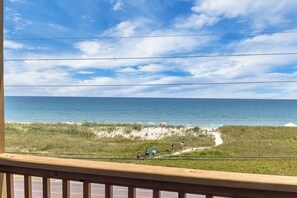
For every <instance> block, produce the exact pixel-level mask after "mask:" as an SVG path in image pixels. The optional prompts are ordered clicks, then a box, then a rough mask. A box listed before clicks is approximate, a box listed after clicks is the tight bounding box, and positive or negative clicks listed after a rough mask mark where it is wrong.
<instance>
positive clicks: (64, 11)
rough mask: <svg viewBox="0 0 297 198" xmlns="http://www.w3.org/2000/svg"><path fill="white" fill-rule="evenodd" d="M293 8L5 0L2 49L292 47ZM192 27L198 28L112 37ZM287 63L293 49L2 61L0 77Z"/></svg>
mask: <svg viewBox="0 0 297 198" xmlns="http://www.w3.org/2000/svg"><path fill="white" fill-rule="evenodd" d="M296 9H297V4H296V3H295V2H294V1H292V0H241V1H238V0H164V1H161V0H5V3H4V35H5V41H4V47H5V51H4V56H5V59H14V58H21V59H26V58H49V59H51V58H94V57H108V58H111V57H113V58H114V57H146V56H148V57H150V56H157V57H158V56H173V55H195V54H243V53H278V52H297V22H296V21H297V15H296V14H295V11H296ZM285 32H293V33H290V34H288V33H285ZM294 32H295V33H294ZM234 33H244V34H234ZM245 33H251V34H245ZM256 33H259V34H256ZM193 34H206V35H204V36H193V37H190V36H187V37H140V38H116V37H129V36H130V37H131V36H141V35H146V36H156V35H160V36H162V35H193ZM211 34H217V35H211ZM92 37H98V38H92ZM103 37H113V38H103ZM33 38H80V39H39V40H38V39H37V40H34V39H33ZM296 63H297V56H296V55H286V56H257V57H217V58H195V59H143V60H95V61H88V60H87V61H85V60H79V61H71V60H63V61H61V60H59V61H20V62H5V83H6V85H16V84H17V85H32V84H49V85H52V84H77V85H89V84H106V85H108V84H142V83H144V84H154V83H161V84H170V83H172V84H176V83H195V82H232V81H271V80H296V79H297V64H296ZM5 94H6V95H37V96H98V97H100V96H114V97H174V98H178V97H189V98H290V99H296V98H297V86H296V83H288V84H253V85H216V86H214V85H211V86H210V85H203V86H202V85H193V86H170V87H166V86H163V87H154V86H152V87H84V86H80V87H58V88H57V87H55V88H51V87H29V88H23V87H22V88H21V87H6V88H5Z"/></svg>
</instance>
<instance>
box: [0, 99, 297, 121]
mask: <svg viewBox="0 0 297 198" xmlns="http://www.w3.org/2000/svg"><path fill="white" fill-rule="evenodd" d="M5 120H6V121H10V122H83V121H84V120H87V121H93V122H97V123H138V122H141V123H143V124H147V123H151V122H152V123H155V124H159V123H160V122H166V123H167V124H171V125H191V126H211V125H272V126H282V125H284V124H286V123H288V122H293V123H297V100H241V99H165V98H163V99H160V98H86V97H12V96H7V97H5Z"/></svg>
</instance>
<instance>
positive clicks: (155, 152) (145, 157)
mask: <svg viewBox="0 0 297 198" xmlns="http://www.w3.org/2000/svg"><path fill="white" fill-rule="evenodd" d="M151 152H152V156H153V157H154V156H156V155H157V149H156V147H153V149H152V151H151ZM141 156H142V155H141V153H140V151H138V152H137V154H136V157H137V159H140V157H141ZM149 156H150V150H149V148H148V147H147V148H146V149H145V152H144V159H148V158H149Z"/></svg>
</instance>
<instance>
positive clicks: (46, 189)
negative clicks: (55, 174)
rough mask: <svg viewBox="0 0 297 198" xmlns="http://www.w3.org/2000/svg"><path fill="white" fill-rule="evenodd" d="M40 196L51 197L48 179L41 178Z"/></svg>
mask: <svg viewBox="0 0 297 198" xmlns="http://www.w3.org/2000/svg"><path fill="white" fill-rule="evenodd" d="M42 194H43V198H50V197H51V180H50V179H49V178H46V177H43V178H42Z"/></svg>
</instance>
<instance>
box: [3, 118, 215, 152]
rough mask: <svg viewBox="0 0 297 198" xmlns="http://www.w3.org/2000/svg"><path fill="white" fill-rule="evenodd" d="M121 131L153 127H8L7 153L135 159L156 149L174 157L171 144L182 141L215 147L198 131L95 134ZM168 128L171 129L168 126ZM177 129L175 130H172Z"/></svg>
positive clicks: (105, 125) (25, 125) (36, 124)
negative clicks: (148, 136) (150, 135)
mask: <svg viewBox="0 0 297 198" xmlns="http://www.w3.org/2000/svg"><path fill="white" fill-rule="evenodd" d="M119 127H121V129H122V130H123V133H128V132H127V131H132V130H136V131H140V130H141V129H143V128H146V127H151V126H139V125H133V124H132V125H129V124H120V125H111V124H95V125H88V124H83V125H76V124H75V125H72V124H41V123H32V124H21V123H6V125H5V133H6V140H5V141H6V151H7V152H27V153H38V152H42V153H44V154H46V153H50V154H51V155H53V156H55V155H57V156H58V155H59V154H64V153H74V154H96V155H111V156H112V155H114V156H118V155H123V154H125V155H130V156H135V154H136V153H137V151H140V152H144V150H145V149H146V148H147V147H149V148H150V149H151V148H152V147H156V148H157V151H158V153H159V154H168V153H171V144H176V145H178V144H179V143H180V142H181V141H186V142H187V145H188V146H189V147H200V146H213V145H214V139H213V137H211V136H209V135H205V134H203V133H202V132H201V131H196V132H194V131H193V132H194V133H192V134H190V133H191V131H188V130H186V129H185V130H184V131H185V133H184V134H182V135H172V136H167V137H163V138H161V139H157V140H146V139H141V137H139V136H134V137H131V138H126V137H123V135H124V134H123V135H115V136H112V137H99V136H98V135H97V134H96V133H98V132H100V131H104V132H105V133H107V134H112V133H114V132H115V131H117V130H118V128H119ZM166 127H167V128H168V126H166ZM170 128H174V126H170Z"/></svg>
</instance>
